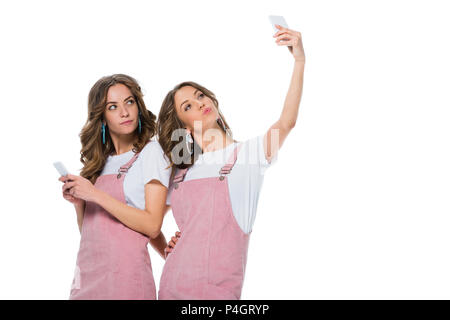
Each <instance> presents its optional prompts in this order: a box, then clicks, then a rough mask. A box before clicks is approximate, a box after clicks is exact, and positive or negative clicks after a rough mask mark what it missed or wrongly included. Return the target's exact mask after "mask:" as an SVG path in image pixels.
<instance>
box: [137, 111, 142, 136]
mask: <svg viewBox="0 0 450 320" xmlns="http://www.w3.org/2000/svg"><path fill="white" fill-rule="evenodd" d="M138 117H139V133H141V131H142V130H141V112H140V111H139V116H138Z"/></svg>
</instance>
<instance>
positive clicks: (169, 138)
mask: <svg viewBox="0 0 450 320" xmlns="http://www.w3.org/2000/svg"><path fill="white" fill-rule="evenodd" d="M277 28H278V29H279V31H278V32H277V33H276V34H275V35H274V37H275V38H276V42H277V44H278V45H281V46H289V50H290V52H291V53H292V55H293V57H294V60H295V62H294V70H293V75H292V78H291V84H290V87H289V91H288V93H287V96H286V100H285V103H284V108H283V110H282V112H281V116H280V118H279V119H278V120H277V121H276V122H275V123H274V124H273V125H272V126H271V127H270V128H269V130H268V131H267V132H266V133H265V134H264V135H261V136H259V137H257V138H254V139H251V140H248V141H245V142H243V143H237V142H236V141H234V140H233V138H232V136H231V131H230V129H229V126H228V124H227V122H226V121H225V119H224V117H223V115H222V113H221V112H220V111H219V107H218V102H217V100H216V98H215V96H214V94H213V93H212V92H211V91H209V90H208V89H206V88H204V87H202V86H200V85H198V84H196V83H194V82H184V83H181V84H179V85H177V86H176V87H175V88H174V89H173V90H171V91H170V92H169V93H168V94H167V96H166V98H165V100H164V102H163V104H162V108H161V111H160V114H159V118H158V135H159V142H160V144H161V146H162V148H163V150H164V153H165V154H166V156H168V157H169V158H170V161H171V164H172V166H174V167H176V168H177V171H176V173H175V175H174V178H173V181H172V184H171V186H170V189H169V195H170V204H171V206H172V212H173V215H174V217H175V220H176V222H177V225H178V227H179V229H180V231H181V237H179V238H175V237H174V238H172V239H173V241H172V242H171V245H172V246H175V245H174V242H176V243H177V244H176V246H175V247H174V249H173V251H172V253H170V255H168V257H167V259H166V263H165V266H164V270H163V273H162V276H161V281H160V289H159V299H225V300H228V299H240V296H241V290H242V284H243V280H244V273H245V265H246V261H247V248H248V242H249V235H250V233H251V230H252V225H253V221H254V219H255V213H256V207H257V203H258V196H259V191H260V189H261V185H262V182H263V177H264V176H263V173H264V170H265V169H266V168H267V167H269V166H270V164H271V163H272V162H273V160H274V159H275V157H276V154H277V151H278V149H279V148H280V147H281V146H282V144H283V142H284V140H285V139H286V137H287V135H288V134H289V132H290V131H291V130H292V128H293V127H294V125H295V122H296V120H297V115H298V109H299V104H300V98H301V94H302V87H303V71H304V65H305V55H304V51H303V45H302V41H301V34H300V33H299V32H296V31H293V30H291V29H286V28H282V27H280V26H278V27H277ZM180 130H181V131H183V134H181V135H184V134H186V135H187V136H186V139H183V140H185V141H182V142H179V141H178V140H177V139H176V136H177V135H180V132H179V131H180ZM174 137H175V138H174ZM191 142H192V143H191ZM180 145H181V147H183V146H185V147H183V149H181V148H180ZM197 148H199V149H201V151H202V153H201V154H199V155H197V154H196V150H197ZM184 150H189V153H188V154H187V156H186V155H183V152H182V151H184ZM180 151H181V154H180ZM186 160H188V161H186ZM189 162H190V163H189ZM177 239H178V240H177ZM169 251H170V250H169Z"/></svg>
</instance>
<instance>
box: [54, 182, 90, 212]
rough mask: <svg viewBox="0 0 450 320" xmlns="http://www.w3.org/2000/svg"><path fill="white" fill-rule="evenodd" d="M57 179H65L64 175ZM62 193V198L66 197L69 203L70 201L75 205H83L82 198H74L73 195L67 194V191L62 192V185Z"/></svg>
mask: <svg viewBox="0 0 450 320" xmlns="http://www.w3.org/2000/svg"><path fill="white" fill-rule="evenodd" d="M58 180H59V181H61V182H64V181H65V180H66V177H65V176H61V177H60V178H59V179H58ZM62 195H63V198H64V199H66V200H67V201H69V202H70V203H72V204H73V205H75V206H80V207H81V206H82V205H83V206H84V202H85V201H84V200H83V199H79V198H75V197H74V196H72V195H71V194H69V192H68V191H66V192H64V185H63V186H62Z"/></svg>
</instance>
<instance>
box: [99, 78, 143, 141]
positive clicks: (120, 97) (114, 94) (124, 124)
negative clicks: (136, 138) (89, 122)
mask: <svg viewBox="0 0 450 320" xmlns="http://www.w3.org/2000/svg"><path fill="white" fill-rule="evenodd" d="M138 112H139V110H138V106H137V103H136V100H135V99H134V97H133V94H132V93H131V91H130V89H128V87H127V86H126V85H123V84H121V83H118V84H115V85H113V86H111V87H109V89H108V95H107V97H106V109H105V120H106V125H107V126H108V129H109V132H110V133H111V134H115V135H118V136H119V135H128V134H131V133H133V132H134V130H136V127H137V125H138Z"/></svg>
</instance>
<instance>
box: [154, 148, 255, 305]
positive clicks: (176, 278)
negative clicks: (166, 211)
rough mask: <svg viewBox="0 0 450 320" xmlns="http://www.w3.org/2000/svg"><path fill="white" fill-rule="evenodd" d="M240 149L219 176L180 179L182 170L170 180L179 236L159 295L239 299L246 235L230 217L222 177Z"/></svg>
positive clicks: (182, 298)
mask: <svg viewBox="0 0 450 320" xmlns="http://www.w3.org/2000/svg"><path fill="white" fill-rule="evenodd" d="M240 147H241V145H238V146H237V147H236V148H235V149H234V152H233V154H232V156H231V157H230V159H229V160H228V162H227V164H226V165H225V166H224V167H223V168H222V170H221V171H220V174H221V176H220V177H212V178H202V179H195V180H189V181H183V179H184V176H185V175H186V172H187V169H183V170H181V172H180V173H179V174H178V175H177V176H176V177H175V178H174V182H173V184H174V189H173V192H172V196H171V204H172V212H173V215H174V217H175V221H176V223H177V225H178V227H179V230H180V231H181V237H180V238H179V240H178V242H177V244H176V246H175V248H174V250H173V251H172V252H171V253H170V254H169V256H168V257H167V260H166V263H165V265H164V269H163V273H162V275H161V281H160V289H159V297H158V298H159V299H161V300H166V299H177V300H184V299H194V300H197V299H204V300H236V299H240V297H241V291H242V285H243V281H244V274H245V266H246V263H247V250H248V243H249V235H248V234H245V233H244V232H243V231H242V229H241V228H240V227H239V225H238V223H237V221H236V220H235V217H234V215H233V211H232V207H231V201H230V196H229V191H228V182H227V178H226V174H229V173H230V172H231V169H232V167H233V165H234V163H235V162H236V159H237V154H238V152H239V148H240Z"/></svg>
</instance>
